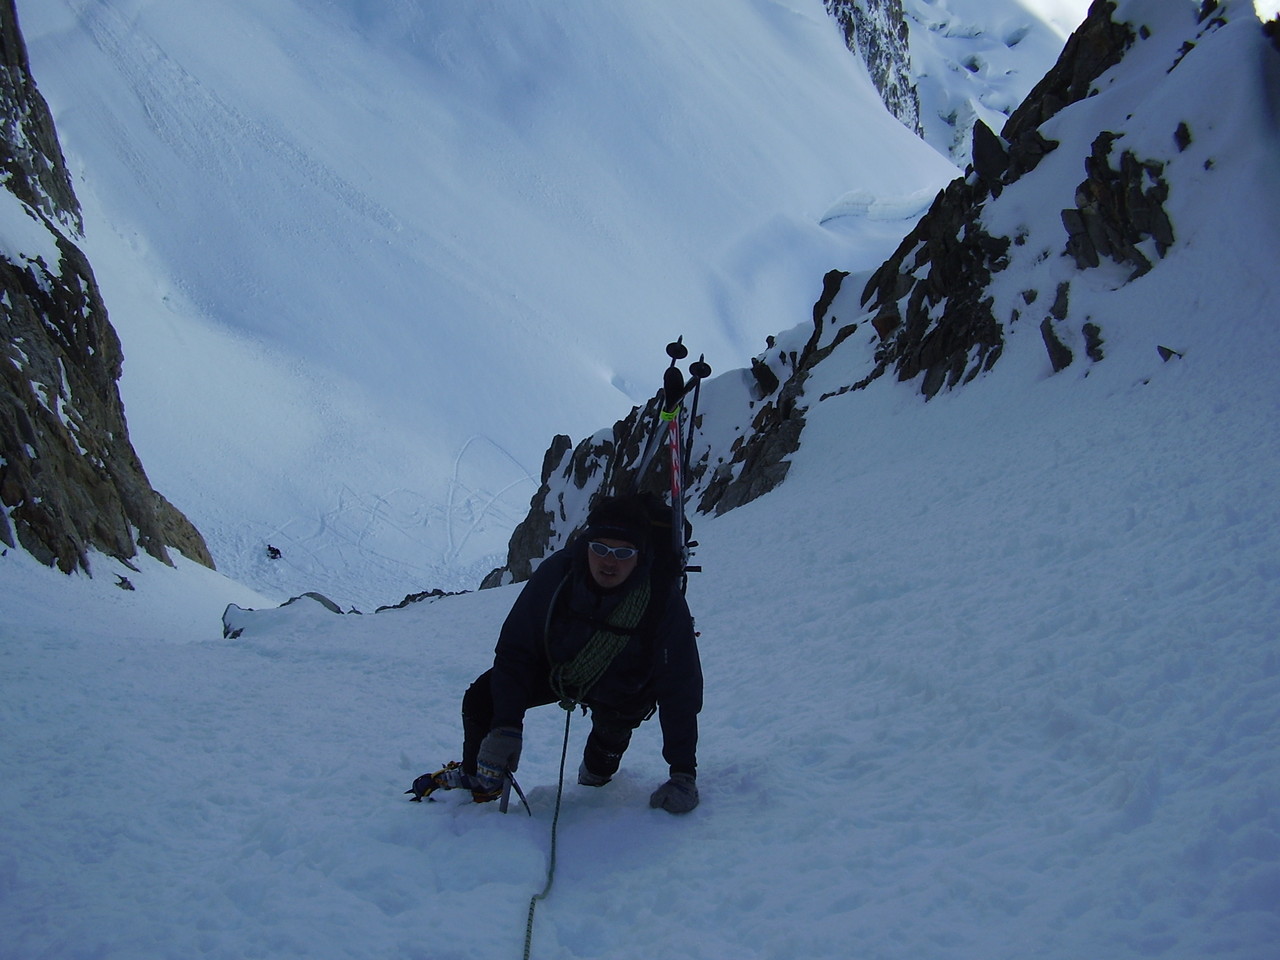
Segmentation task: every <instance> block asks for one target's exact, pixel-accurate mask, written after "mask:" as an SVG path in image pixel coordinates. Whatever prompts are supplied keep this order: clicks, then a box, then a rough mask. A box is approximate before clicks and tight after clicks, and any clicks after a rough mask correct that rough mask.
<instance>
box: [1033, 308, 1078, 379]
mask: <svg viewBox="0 0 1280 960" xmlns="http://www.w3.org/2000/svg"><path fill="white" fill-rule="evenodd" d="M1040 336H1041V337H1042V338H1043V339H1044V345H1045V349H1046V350H1048V351H1049V363H1051V364H1052V365H1053V372H1054V373H1059V372H1061V371H1063V370H1065V369H1067V367H1069V366H1071V361H1072V360H1074V359H1075V357H1074V355H1073V354H1072V353H1071V349H1070V348H1069V347H1068V346H1067V345H1066V344H1065V343H1063V342H1062V341H1061V340H1060V339H1059V338H1058V332H1057V330H1055V329H1054V327H1053V318H1052V317H1045V318H1044V321H1043V322H1042V323H1041V324H1040Z"/></svg>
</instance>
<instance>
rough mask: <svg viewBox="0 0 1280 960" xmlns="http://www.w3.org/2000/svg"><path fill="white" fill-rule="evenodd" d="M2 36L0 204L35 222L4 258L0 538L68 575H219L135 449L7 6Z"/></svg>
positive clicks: (69, 205)
mask: <svg viewBox="0 0 1280 960" xmlns="http://www.w3.org/2000/svg"><path fill="white" fill-rule="evenodd" d="M0 30H2V31H3V35H2V38H0V49H2V52H3V55H4V61H3V63H2V64H0V116H2V117H3V119H4V121H5V126H4V130H3V132H0V167H2V168H3V170H4V172H5V175H6V178H7V179H6V182H5V187H6V191H5V192H0V203H7V204H12V205H14V206H15V207H16V208H18V212H17V213H16V216H17V217H19V218H21V217H22V216H26V217H28V218H29V219H30V220H31V226H30V228H29V229H28V232H27V233H26V234H24V236H23V238H22V243H23V244H26V245H29V246H31V247H32V249H23V250H21V252H14V249H15V244H14V243H12V242H11V243H10V244H8V246H7V247H6V249H8V250H9V251H10V253H9V254H7V255H6V254H0V354H2V357H3V359H0V518H3V522H0V539H3V540H4V542H5V543H8V544H9V545H10V546H15V545H18V544H20V545H21V546H22V547H23V548H24V549H26V550H27V551H28V552H29V553H30V554H31V555H32V556H34V557H36V558H37V559H38V560H40V561H41V562H42V563H45V564H48V565H51V566H52V565H56V566H57V567H58V568H59V569H61V570H63V571H65V572H70V571H72V570H75V569H84V570H88V551H89V550H90V549H91V548H96V549H98V550H100V551H102V552H103V553H105V554H107V555H109V556H113V557H117V558H119V559H122V560H127V559H128V558H130V557H133V556H136V555H137V550H138V548H139V547H141V548H142V549H144V550H146V551H147V552H148V553H149V554H151V555H152V556H154V557H156V558H157V559H160V560H162V561H164V562H166V563H168V562H171V561H170V558H169V554H168V548H169V547H174V548H176V549H178V550H179V551H181V552H182V553H183V554H185V555H186V556H187V557H189V558H191V559H192V560H195V561H197V562H199V563H203V564H205V565H207V566H210V567H212V566H213V558H212V557H211V556H210V555H209V551H208V548H207V546H206V545H205V542H204V538H203V537H201V536H200V533H199V532H198V531H197V530H196V529H195V527H194V526H192V524H191V523H190V521H188V520H187V519H186V517H184V516H183V515H182V514H181V513H180V512H179V511H178V510H177V509H176V508H174V507H173V505H172V504H170V503H169V502H168V501H167V500H165V499H164V497H162V496H161V495H160V494H158V493H157V492H156V491H155V490H153V489H152V487H151V484H150V482H149V481H148V480H147V476H146V473H145V472H144V470H143V468H142V464H141V463H140V462H139V460H138V457H137V454H136V453H135V452H134V450H133V446H132V445H131V444H130V442H129V432H128V428H127V426H126V424H125V418H124V408H123V405H122V403H121V401H120V394H119V391H118V389H117V387H116V383H117V381H118V380H119V377H120V369H121V363H122V356H121V351H120V341H119V339H118V338H117V337H116V333H115V331H114V329H112V327H111V324H110V322H109V320H108V318H107V310H106V306H105V305H104V304H103V302H102V297H101V294H100V293H99V291H98V285H97V281H96V280H95V279H94V276H93V271H92V269H91V268H90V266H89V263H88V260H87V259H86V258H85V256H84V254H83V253H82V252H81V251H80V249H79V248H78V247H77V246H76V245H75V243H74V242H72V239H71V235H78V233H79V231H80V229H81V226H80V211H79V206H78V204H77V203H76V200H75V194H74V191H73V190H72V187H71V180H70V178H69V177H68V175H67V171H66V165H65V163H64V162H63V160H62V154H61V151H60V149H59V148H58V144H57V137H56V135H55V133H54V128H53V121H52V118H51V117H50V115H49V111H48V108H47V106H46V105H45V103H44V100H43V99H42V98H41V97H40V95H39V92H38V91H37V90H36V88H35V83H34V82H33V80H32V79H31V75H30V71H29V68H28V65H27V56H26V48H25V45H24V44H23V41H22V36H21V34H20V33H19V31H18V22H17V16H16V13H15V10H14V4H13V0H0ZM17 222H23V221H21V220H18V221H17ZM7 239H10V240H14V239H16V238H7ZM10 256H13V257H14V259H10ZM135 531H136V532H137V541H136V543H135V540H134V532H135Z"/></svg>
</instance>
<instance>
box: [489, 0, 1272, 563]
mask: <svg viewBox="0 0 1280 960" xmlns="http://www.w3.org/2000/svg"><path fill="white" fill-rule="evenodd" d="M1227 28H1230V29H1231V32H1232V33H1233V34H1234V33H1235V31H1240V30H1247V31H1255V30H1257V20H1256V18H1255V17H1254V15H1253V11H1252V9H1250V8H1249V7H1248V5H1247V4H1243V3H1235V4H1219V3H1217V2H1215V0H1207V2H1205V3H1204V4H1203V5H1201V6H1200V8H1199V10H1198V12H1197V10H1196V8H1195V6H1194V5H1191V4H1180V5H1169V6H1160V5H1157V4H1151V3H1144V2H1141V0H1135V2H1130V3H1127V4H1122V5H1120V7H1119V9H1118V8H1117V4H1116V3H1114V2H1110V0H1099V2H1096V3H1094V4H1093V6H1092V8H1091V9H1090V12H1089V16H1088V18H1087V19H1086V20H1085V22H1084V23H1083V24H1081V26H1080V28H1079V29H1078V30H1077V31H1076V32H1075V33H1074V34H1073V35H1072V36H1071V38H1070V39H1069V41H1068V42H1067V44H1066V47H1065V48H1064V50H1063V51H1062V55H1061V57H1060V58H1059V60H1058V62H1057V64H1056V65H1055V66H1054V67H1053V68H1052V69H1051V70H1050V71H1049V73H1048V74H1047V75H1046V76H1045V77H1044V79H1043V80H1042V81H1041V82H1040V83H1039V84H1038V85H1037V86H1036V87H1035V88H1034V90H1033V91H1032V93H1031V95H1030V96H1029V97H1028V98H1027V99H1026V100H1025V101H1024V102H1023V103H1022V105H1021V106H1020V107H1019V108H1018V109H1017V110H1016V111H1014V112H1013V114H1012V115H1011V116H1010V118H1009V120H1008V122H1007V123H1006V124H1005V125H1004V126H1003V128H1002V129H1001V131H1000V133H999V134H998V135H997V134H996V133H994V132H993V131H991V130H990V129H989V128H987V126H986V125H985V124H983V123H981V122H979V123H978V124H976V125H975V127H974V142H973V148H972V152H973V158H974V162H973V164H972V165H971V166H970V167H969V168H968V170H967V171H966V175H965V176H963V177H961V178H958V179H956V180H955V181H954V182H952V183H951V184H950V185H949V186H947V187H946V189H944V190H943V191H942V192H941V193H940V194H939V195H938V197H937V198H936V200H935V201H934V203H933V206H932V207H931V208H930V210H929V212H928V213H927V214H926V215H925V216H924V217H923V218H922V219H921V220H920V221H919V222H918V224H917V225H916V227H915V228H914V229H913V230H912V231H911V232H910V233H909V234H908V235H907V236H906V237H905V238H904V239H903V241H902V243H901V244H900V245H899V247H898V249H897V250H896V252H895V253H894V254H893V255H892V256H891V257H890V258H889V259H888V260H887V261H885V262H884V263H883V264H882V265H881V266H880V267H879V268H878V269H877V270H875V271H873V272H872V273H871V274H870V275H869V276H862V277H856V278H851V274H850V273H849V272H847V271H843V270H839V269H833V270H831V271H830V272H828V273H827V275H826V276H825V277H824V278H823V280H822V284H821V287H822V292H821V295H820V296H819V297H818V299H817V302H816V303H815V305H814V310H813V324H812V326H811V327H809V328H799V329H797V330H793V331H791V332H789V333H787V334H784V335H782V336H780V337H779V338H777V339H776V340H775V341H773V342H771V344H770V349H769V350H768V351H767V352H766V353H764V354H762V355H760V356H759V357H757V358H756V359H755V360H754V361H753V364H752V368H751V369H750V370H749V371H747V370H742V371H733V372H731V373H729V374H725V375H723V376H721V377H719V378H717V379H716V380H713V381H710V382H709V383H707V384H706V385H705V386H704V388H703V407H702V412H701V413H700V415H699V419H698V421H697V422H696V423H695V430H696V436H695V440H694V444H693V450H694V456H693V461H692V468H691V473H692V476H691V477H690V478H689V482H688V483H687V486H688V487H689V488H690V489H691V491H692V495H691V503H692V504H696V508H697V511H698V512H701V513H704V514H705V513H716V514H718V513H723V512H724V511H726V510H729V509H732V508H734V507H736V506H739V505H741V504H743V503H746V502H749V501H750V500H753V499H755V498H756V497H758V496H760V495H761V494H763V493H765V492H767V491H768V490H770V489H772V488H773V487H774V486H776V485H777V484H778V483H780V482H781V481H782V479H783V478H784V477H785V476H786V473H787V470H788V468H789V461H788V458H789V457H790V456H791V455H792V454H793V453H795V451H796V450H797V449H798V448H799V446H800V444H801V443H802V442H803V432H804V419H805V411H806V410H807V409H808V408H810V407H811V406H812V405H813V404H816V403H820V402H822V401H824V400H826V399H828V398H829V397H832V396H837V395H845V394H848V393H851V392H854V391H860V390H864V389H866V388H868V387H869V386H870V385H871V384H872V383H875V382H876V381H879V380H881V379H883V378H884V377H885V376H886V375H892V377H893V378H894V379H896V380H897V381H900V382H908V383H911V384H913V385H914V387H915V389H916V390H917V391H918V392H919V394H921V395H922V396H923V397H924V398H925V399H926V400H927V399H930V398H934V397H936V396H937V395H938V394H939V393H943V392H945V391H947V390H951V389H957V388H960V387H961V386H963V385H964V384H966V383H969V382H971V381H973V380H974V379H975V378H978V377H980V376H982V375H983V374H984V373H986V372H989V371H990V370H991V369H992V368H993V367H994V366H995V364H997V363H998V362H999V361H1000V360H1001V359H1002V357H1004V356H1005V355H1006V348H1007V345H1008V341H1009V339H1010V337H1011V336H1013V335H1015V334H1017V335H1020V333H1021V331H1022V329H1024V328H1026V327H1027V326H1028V325H1029V326H1030V327H1031V328H1032V329H1033V330H1035V331H1036V337H1035V339H1036V341H1037V342H1038V349H1039V350H1040V351H1042V353H1041V361H1040V363H1041V364H1042V365H1043V366H1044V367H1045V368H1046V369H1047V370H1048V371H1050V372H1051V373H1060V372H1062V371H1064V370H1067V369H1068V368H1074V369H1076V370H1081V371H1083V374H1084V375H1087V370H1088V367H1089V365H1091V364H1095V363H1101V362H1105V358H1106V355H1107V346H1106V344H1107V339H1108V337H1109V336H1111V335H1112V333H1111V324H1112V323H1113V322H1115V323H1117V324H1118V323H1120V322H1121V319H1120V318H1116V319H1115V320H1114V321H1112V320H1105V319H1103V318H1101V317H1098V316H1094V315H1093V314H1092V313H1087V312H1085V309H1083V308H1081V307H1080V306H1078V305H1077V302H1076V301H1077V298H1076V297H1075V296H1073V294H1074V293H1075V290H1076V288H1077V287H1079V288H1081V290H1083V291H1087V292H1088V294H1089V296H1088V302H1089V303H1092V304H1096V303H1098V302H1102V303H1105V302H1106V301H1107V299H1108V298H1109V297H1114V296H1115V295H1116V291H1121V290H1123V288H1125V287H1126V286H1127V285H1129V284H1131V283H1132V282H1134V281H1135V280H1137V279H1139V278H1142V277H1144V276H1146V275H1148V274H1152V273H1153V271H1158V270H1159V266H1160V263H1161V261H1162V260H1163V259H1164V258H1165V257H1166V256H1167V255H1168V253H1169V252H1170V250H1171V249H1172V248H1173V247H1175V245H1177V244H1178V243H1179V242H1180V238H1181V237H1182V236H1183V235H1184V234H1185V233H1187V232H1196V233H1201V234H1203V233H1209V234H1210V236H1214V235H1215V231H1222V230H1225V229H1230V225H1229V224H1221V223H1217V222H1214V221H1213V220H1212V219H1211V213H1205V212H1201V213H1200V216H1201V217H1202V218H1203V219H1202V221H1201V222H1193V223H1182V224H1179V223H1178V222H1176V221H1175V219H1174V217H1173V215H1172V214H1171V212H1170V209H1169V206H1170V198H1171V195H1173V194H1174V192H1175V191H1182V192H1183V193H1182V195H1183V196H1184V197H1185V196H1188V195H1191V194H1193V193H1195V192H1198V191H1200V190H1204V189H1212V188H1213V185H1212V182H1208V183H1205V182H1201V181H1203V180H1204V179H1205V178H1206V177H1209V178H1211V177H1212V175H1213V173H1214V170H1215V168H1216V161H1215V159H1214V158H1213V154H1214V152H1215V151H1219V150H1220V151H1222V152H1223V153H1227V152H1229V151H1230V150H1231V142H1230V140H1229V139H1228V137H1229V134H1226V133H1224V134H1221V135H1220V137H1221V142H1219V141H1216V140H1215V141H1212V142H1209V141H1207V140H1206V141H1203V142H1199V143H1197V148H1196V150H1195V151H1190V150H1189V148H1190V147H1191V145H1192V144H1193V143H1196V142H1197V138H1198V137H1202V136H1203V137H1206V138H1207V137H1208V136H1211V135H1212V133H1211V131H1213V130H1214V129H1215V128H1216V127H1217V124H1216V122H1215V118H1214V117H1212V116H1208V115H1205V114H1204V113H1201V112H1196V108H1195V107H1194V105H1192V104H1190V103H1189V104H1188V106H1187V107H1186V110H1187V111H1188V112H1187V113H1186V114H1185V115H1183V114H1180V113H1179V111H1178V108H1177V106H1171V105H1170V104H1169V103H1168V102H1167V101H1166V100H1165V99H1163V98H1160V97H1151V96H1150V90H1151V84H1153V83H1155V82H1161V83H1168V84H1175V83H1182V84H1189V85H1191V87H1192V88H1193V89H1214V90H1220V91H1225V90H1232V89H1237V90H1240V91H1242V92H1240V93H1239V94H1238V97H1239V101H1240V103H1241V107H1240V108H1239V109H1240V110H1247V109H1249V105H1250V104H1252V103H1254V102H1255V101H1261V102H1263V103H1265V102H1266V95H1267V93H1266V91H1267V89H1268V84H1273V85H1274V83H1275V77H1276V74H1277V70H1280V62H1277V60H1276V59H1275V58H1274V56H1273V50H1274V42H1272V45H1271V46H1267V39H1264V37H1263V34H1265V35H1266V37H1267V38H1270V39H1271V40H1272V41H1273V40H1274V36H1275V34H1276V31H1277V25H1276V23H1275V22H1273V23H1271V24H1268V25H1267V26H1266V27H1265V28H1263V29H1262V30H1261V31H1258V34H1257V36H1256V37H1255V40H1256V43H1255V44H1254V47H1256V49H1257V51H1258V52H1257V53H1256V56H1257V57H1258V58H1259V59H1260V60H1261V61H1262V64H1263V66H1262V69H1258V66H1257V64H1255V63H1253V62H1251V61H1249V60H1247V59H1246V60H1244V61H1243V62H1234V61H1232V60H1231V58H1229V57H1222V56H1218V57H1213V56H1205V57H1204V58H1199V57H1197V56H1195V55H1194V54H1195V51H1196V49H1197V47H1198V46H1200V45H1206V46H1207V45H1208V44H1210V43H1212V42H1213V41H1214V40H1215V37H1216V35H1217V34H1218V33H1219V32H1220V31H1224V30H1226V29H1227ZM1224 63H1227V64H1229V66H1228V67H1224V66H1223V64H1224ZM1224 69H1230V70H1235V71H1236V72H1237V75H1235V76H1228V75H1224V73H1223V71H1224ZM1179 71H1182V73H1181V74H1179V73H1178V72H1179ZM1198 84H1204V86H1203V87H1199V86H1197V85H1198ZM1104 91H1105V92H1106V94H1107V96H1106V97H1105V98H1101V99H1099V100H1095V99H1094V98H1096V97H1098V95H1099V94H1100V93H1102V92H1104ZM1095 104H1097V105H1096V106H1095ZM1073 107H1076V108H1077V109H1075V110H1073V109H1072V108H1073ZM1117 121H1119V122H1117ZM1103 122H1107V123H1109V124H1111V125H1112V126H1113V128H1104V127H1101V126H1099V125H1098V124H1100V123H1103ZM1257 122H1258V124H1260V125H1261V127H1262V129H1263V132H1266V129H1267V126H1266V125H1267V124H1268V120H1267V118H1266V116H1265V111H1262V110H1259V114H1258V117H1257ZM1162 127H1167V130H1163V136H1161V135H1160V134H1158V133H1157V134H1153V133H1152V131H1153V130H1161V129H1162ZM1051 155H1054V156H1055V159H1056V160H1058V161H1059V162H1057V163H1055V164H1054V165H1053V166H1054V170H1052V171H1046V169H1045V168H1046V167H1047V166H1050V165H1049V164H1046V163H1045V160H1046V158H1047V157H1049V156H1051ZM1201 155H1203V156H1204V157H1205V159H1203V160H1200V161H1199V163H1198V165H1197V162H1196V160H1195V158H1196V157H1199V156H1201ZM1066 158H1074V164H1071V163H1067V164H1066V165H1064V163H1063V162H1062V161H1064V160H1065V159H1066ZM1175 166H1176V167H1177V169H1178V170H1179V171H1180V177H1179V178H1174V177H1172V176H1171V175H1170V172H1169V171H1170V169H1171V168H1173V167H1175ZM1063 170H1065V171H1067V172H1066V173H1065V174H1064V173H1063V172H1061V171H1063ZM1072 170H1074V171H1075V173H1074V174H1072V173H1071V171H1072ZM1064 176H1070V177H1071V180H1070V181H1068V184H1067V185H1068V186H1069V187H1070V188H1073V190H1071V189H1068V190H1065V191H1064V190H1062V189H1060V186H1061V185H1062V178H1063V177H1064ZM1064 193H1066V194H1067V195H1071V194H1072V193H1073V195H1074V201H1073V203H1072V204H1071V205H1070V206H1067V207H1064V208H1061V209H1060V210H1059V211H1056V212H1053V211H1051V212H1053V214H1054V215H1053V216H1051V217H1046V214H1045V212H1044V211H1043V210H1039V209H1037V208H1039V207H1043V204H1044V198H1045V197H1049V196H1053V195H1055V194H1059V195H1061V194H1064ZM1189 209H1194V210H1197V211H1200V210H1201V208H1198V207H1196V208H1189ZM1217 235H1218V236H1220V235H1221V234H1220V233H1218V234H1217ZM1263 256H1264V259H1265V255H1263ZM1202 269H1203V270H1204V277H1203V284H1204V288H1205V289H1206V290H1212V289H1213V288H1214V278H1213V275H1212V267H1211V265H1210V264H1209V262H1208V261H1206V262H1205V265H1204V266H1203V268H1202ZM1268 269H1269V268H1268V267H1267V266H1266V265H1265V263H1262V262H1260V265H1259V271H1260V273H1265V272H1266V271H1267V270H1268ZM855 281H856V282H855ZM1099 291H1101V294H1100V295H1099ZM1224 296H1226V293H1225V292H1224ZM1099 297H1100V299H1099ZM1026 339H1027V338H1023V342H1024V343H1025V342H1026ZM1151 348H1152V349H1153V350H1159V352H1160V356H1161V357H1163V358H1164V359H1165V360H1166V361H1168V360H1170V359H1176V358H1179V357H1180V356H1181V355H1180V354H1179V353H1178V351H1176V350H1175V349H1173V348H1171V347H1168V346H1165V345H1162V344H1152V345H1151ZM819 372H820V373H821V376H820V378H819V379H821V380H822V381H823V383H824V385H825V390H822V391H820V392H819V391H815V390H813V389H811V388H810V386H809V382H810V380H811V378H813V377H814V376H815V375H816V374H818V373H819ZM815 393H816V395H815ZM656 408H657V398H656V397H655V398H654V399H653V400H651V401H650V402H649V404H648V405H647V406H645V407H644V408H637V409H635V410H633V411H632V414H631V415H630V416H629V417H627V418H626V419H624V420H622V421H619V422H618V423H617V424H615V425H614V427H613V428H612V430H608V431H604V432H602V433H600V434H598V435H596V436H595V437H592V438H589V439H587V440H584V441H582V442H581V443H579V444H577V445H576V446H574V445H573V444H572V442H571V440H570V439H569V438H568V437H557V438H556V441H555V442H554V443H553V444H552V446H551V448H550V449H549V450H548V452H547V457H546V460H545V462H544V466H543V476H542V486H541V488H540V489H539V491H538V493H537V495H536V496H535V497H534V500H533V503H532V505H531V510H530V513H529V515H528V517H527V518H526V519H525V521H524V522H523V523H522V524H521V525H520V526H519V527H518V528H517V530H516V532H515V534H514V535H513V537H512V541H511V546H510V553H509V557H508V561H507V564H506V566H505V567H503V568H500V569H499V570H496V571H494V573H493V574H491V575H490V577H489V578H488V579H487V580H486V585H495V584H498V583H504V582H509V581H512V580H519V579H522V578H523V577H525V576H527V575H528V574H529V572H531V570H532V568H533V567H534V566H535V565H536V563H537V561H538V559H539V558H541V557H543V556H546V555H547V554H549V553H550V552H551V551H553V550H555V549H557V548H558V547H559V546H561V545H562V544H563V543H564V542H566V541H567V539H568V538H569V537H570V536H572V534H573V532H574V531H575V530H576V529H577V528H578V527H579V525H580V523H581V521H582V520H583V519H584V509H585V505H586V504H587V502H588V501H589V499H590V497H591V496H592V495H594V494H595V493H597V492H600V491H605V492H616V491H620V490H626V489H629V488H630V487H631V486H632V485H633V484H634V483H636V482H637V478H636V477H635V468H636V464H637V463H638V461H639V454H640V450H641V447H642V445H643V439H644V435H645V432H646V429H647V425H648V424H650V423H652V422H653V419H654V416H655V411H656ZM639 485H640V486H641V487H647V488H651V489H655V490H661V489H662V478H661V476H660V474H659V473H658V472H657V471H655V472H654V473H653V474H652V475H651V476H648V477H644V478H639Z"/></svg>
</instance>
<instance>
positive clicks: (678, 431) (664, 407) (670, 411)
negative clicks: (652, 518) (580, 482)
mask: <svg viewBox="0 0 1280 960" xmlns="http://www.w3.org/2000/svg"><path fill="white" fill-rule="evenodd" d="M667 356H668V357H670V358H671V363H670V364H668V366H667V369H666V370H665V371H664V373H663V375H662V394H661V399H660V401H659V403H658V410H657V412H656V414H655V416H654V420H653V424H652V427H651V433H650V434H649V440H648V443H647V444H646V445H645V449H644V454H643V455H642V456H641V458H640V463H639V465H638V467H637V469H636V474H635V480H634V483H633V492H638V491H639V489H640V486H641V484H642V483H643V482H644V478H645V473H646V472H647V471H648V469H649V467H650V465H651V464H652V463H653V460H654V457H656V456H657V453H658V450H660V449H662V448H663V447H664V446H665V448H666V451H667V476H668V493H669V496H670V499H671V547H672V550H673V551H674V553H675V556H676V558H677V563H678V564H679V574H680V578H681V580H680V588H681V590H682V591H683V590H684V588H685V587H686V586H687V584H688V574H690V573H697V572H699V571H700V570H701V569H702V568H701V567H696V566H691V565H690V564H689V557H690V553H691V550H692V548H693V547H696V546H697V542H696V541H693V540H690V539H689V537H688V533H689V526H688V524H687V522H686V520H685V497H686V496H687V494H688V491H687V489H686V486H685V478H686V477H687V475H688V473H689V466H690V460H691V458H692V456H693V430H694V424H695V423H696V421H697V416H698V399H699V397H700V396H701V393H702V381H703V380H705V379H706V378H707V377H710V376H711V365H710V364H708V363H707V361H706V357H705V356H699V357H698V359H697V360H696V361H695V362H693V363H691V364H689V376H688V378H687V379H686V377H685V375H684V373H682V372H681V370H680V368H679V367H678V366H676V364H677V363H678V362H679V361H681V360H683V359H685V358H686V357H687V356H689V348H688V347H686V346H685V345H684V337H683V336H681V337H677V338H676V339H675V340H674V341H673V342H671V343H668V344H667ZM690 391H692V394H693V400H692V403H691V406H690V409H689V412H688V420H687V422H688V436H687V438H686V439H684V441H683V442H682V429H683V425H682V423H681V420H682V415H683V414H684V398H685V397H686V396H688V395H689V393H690Z"/></svg>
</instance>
